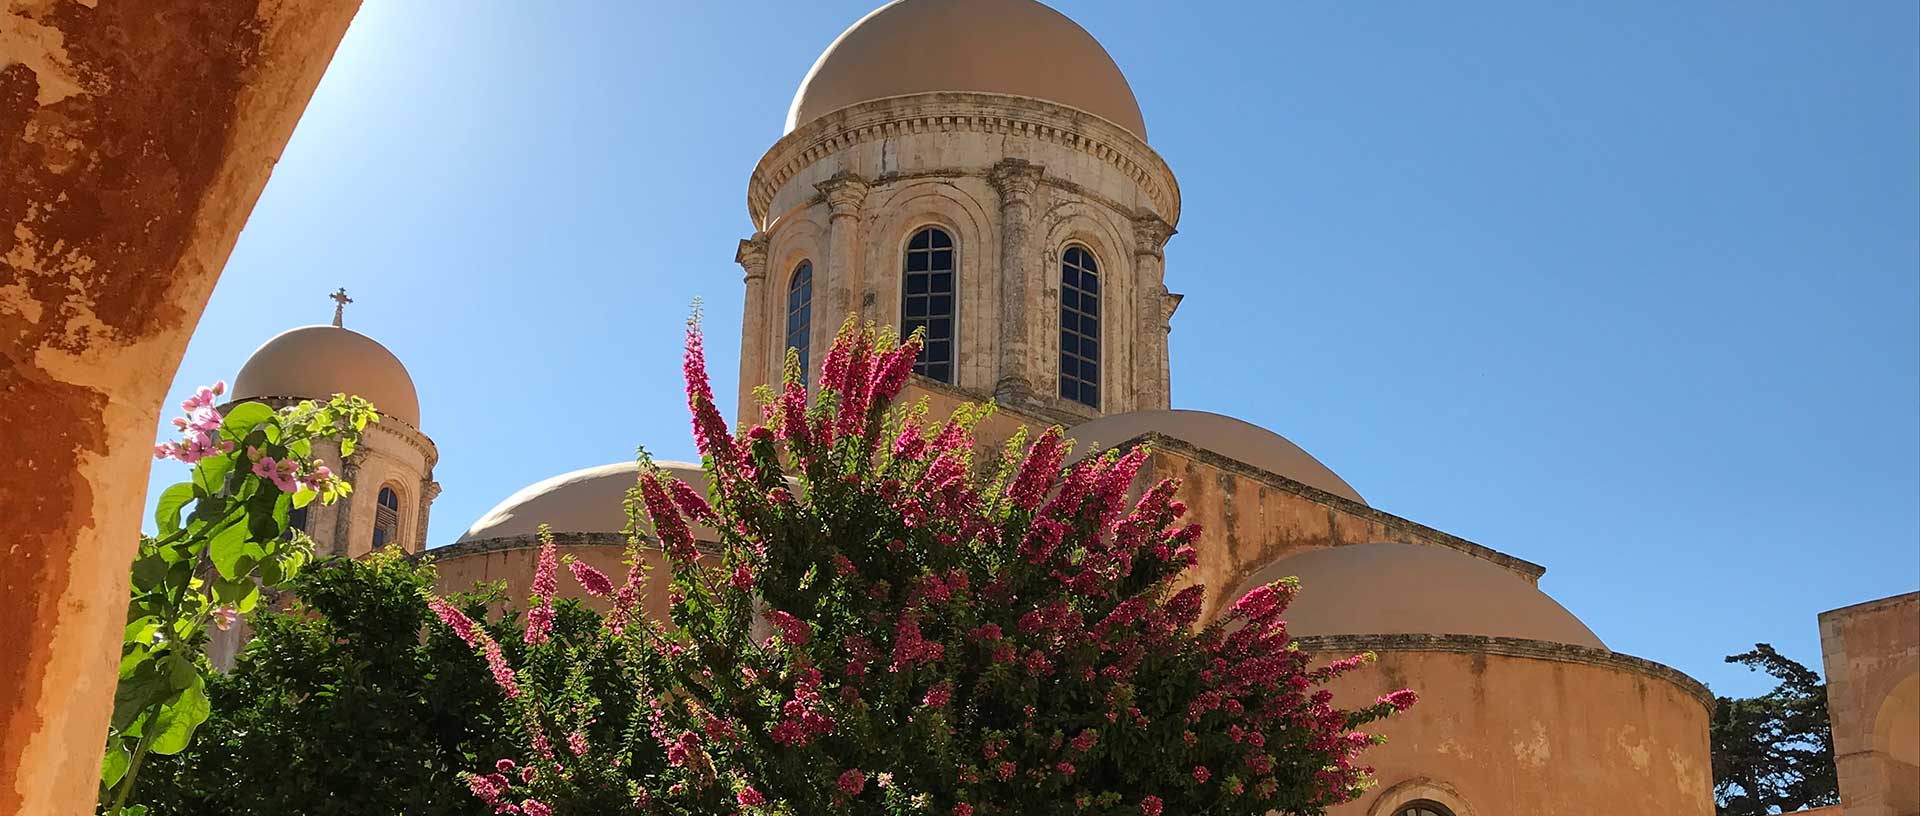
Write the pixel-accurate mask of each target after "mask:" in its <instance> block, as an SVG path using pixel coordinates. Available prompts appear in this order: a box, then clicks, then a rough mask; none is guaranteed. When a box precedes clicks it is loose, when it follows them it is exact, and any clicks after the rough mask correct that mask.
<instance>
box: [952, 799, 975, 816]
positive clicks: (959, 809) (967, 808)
mask: <svg viewBox="0 0 1920 816" xmlns="http://www.w3.org/2000/svg"><path fill="white" fill-rule="evenodd" d="M953 816H973V806H972V805H969V804H967V803H965V802H961V803H959V804H956V805H954V806H953Z"/></svg>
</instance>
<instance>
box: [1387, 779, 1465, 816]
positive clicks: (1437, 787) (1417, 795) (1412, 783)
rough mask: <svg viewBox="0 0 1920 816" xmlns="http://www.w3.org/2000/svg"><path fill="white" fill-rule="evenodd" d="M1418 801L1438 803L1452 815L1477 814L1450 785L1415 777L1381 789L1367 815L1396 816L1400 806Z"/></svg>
mask: <svg viewBox="0 0 1920 816" xmlns="http://www.w3.org/2000/svg"><path fill="white" fill-rule="evenodd" d="M1420 802H1433V803H1435V804H1438V805H1440V806H1442V807H1444V808H1446V809H1447V810H1449V811H1452V812H1453V816H1479V812H1478V811H1475V810H1474V809H1473V806H1472V805H1469V804H1467V800H1465V799H1462V798H1461V797H1460V792H1459V791H1456V790H1454V789H1453V786H1452V785H1449V784H1447V783H1445V782H1441V781H1438V780H1434V779H1428V778H1426V777H1415V778H1413V779H1409V780H1407V781H1405V782H1402V783H1400V784H1398V785H1395V786H1393V787H1391V788H1388V789H1386V790H1384V791H1381V792H1380V793H1379V794H1377V795H1375V796H1374V799H1373V804H1372V805H1369V806H1368V807H1367V816H1397V814H1399V812H1400V809H1401V808H1404V807H1406V806H1408V805H1412V804H1418V803H1420Z"/></svg>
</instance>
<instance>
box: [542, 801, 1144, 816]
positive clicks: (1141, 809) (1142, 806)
mask: <svg viewBox="0 0 1920 816" xmlns="http://www.w3.org/2000/svg"><path fill="white" fill-rule="evenodd" d="M1162 807H1163V805H1162V804H1161V803H1160V797H1158V796H1149V797H1147V798H1145V799H1142V800H1140V812H1141V813H1144V814H1146V816H1160V810H1161V808H1162ZM529 816H531V814H529Z"/></svg>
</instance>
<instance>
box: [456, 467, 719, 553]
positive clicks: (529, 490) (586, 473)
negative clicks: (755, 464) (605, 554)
mask: <svg viewBox="0 0 1920 816" xmlns="http://www.w3.org/2000/svg"><path fill="white" fill-rule="evenodd" d="M654 464H655V465H656V466H658V467H659V468H660V469H661V470H664V471H666V472H668V473H670V474H672V475H674V476H677V477H679V478H680V480H681V481H683V482H686V483H687V484H690V485H692V486H693V488H694V489H695V490H698V491H700V492H701V493H702V494H705V493H706V492H707V474H706V472H705V471H703V470H701V469H700V466H699V465H694V464H688V463H686V462H655V463H654ZM639 478H640V466H639V465H638V464H637V463H634V462H615V463H614V464H611V465H601V466H599V467H590V468H585V469H582V470H576V471H573V472H571V473H562V474H560V475H558V476H555V477H553V478H551V479H544V480H541V481H538V482H534V483H533V484H530V485H527V486H526V487H524V488H521V490H520V492H518V493H515V494H513V495H511V496H508V497H507V499H506V501H503V502H500V503H499V504H497V505H494V507H493V509H492V510H488V511H487V512H486V514H485V515H482V516H481V517H480V520H479V521H475V522H474V523H473V526H472V527H468V528H467V532H466V533H465V534H463V535H461V536H460V539H459V541H460V542H466V541H479V540H482V539H488V538H510V537H514V536H530V535H534V534H535V533H538V532H539V531H540V525H542V524H545V525H547V526H548V527H551V528H553V531H554V533H556V534H566V533H619V532H621V531H623V530H625V529H626V528H627V511H626V504H625V502H626V498H627V490H628V489H629V488H632V487H633V486H634V483H635V482H637V481H638V480H639ZM693 535H694V538H696V539H699V540H701V541H713V540H715V539H716V538H717V536H716V535H715V534H714V532H713V531H712V530H709V529H707V528H705V527H700V526H695V527H694V530H693ZM456 543H458V542H456Z"/></svg>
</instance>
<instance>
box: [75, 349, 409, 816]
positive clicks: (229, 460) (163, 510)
mask: <svg viewBox="0 0 1920 816" xmlns="http://www.w3.org/2000/svg"><path fill="white" fill-rule="evenodd" d="M225 391H226V385H225V384H224V383H216V384H214V385H213V386H211V387H203V388H201V389H199V390H198V391H197V392H195V393H194V395H193V396H191V397H189V398H187V399H186V401H184V402H182V403H181V405H180V408H181V410H182V411H183V412H184V414H183V416H180V417H176V418H175V419H174V420H173V424H174V427H176V428H178V429H179V430H180V432H181V437H180V438H179V439H178V440H174V441H171V442H162V443H160V444H158V445H155V446H154V457H155V458H157V459H163V460H165V459H173V460H178V461H180V462H183V463H185V464H188V465H192V466H193V479H192V480H191V481H186V482H181V483H179V484H176V485H173V486H172V487H169V488H167V489H166V491H165V492H163V493H161V494H160V500H159V502H158V506H157V507H156V508H155V510H154V524H155V525H156V526H157V528H158V535H155V536H143V537H142V538H141V539H140V549H139V552H138V554H137V555H136V557H135V559H134V562H133V575H132V580H131V597H130V599H129V602H128V605H127V627H126V631H125V635H124V639H123V641H122V644H121V650H120V655H121V657H120V683H119V688H118V689H117V690H116V692H115V694H114V707H113V719H112V723H111V726H110V730H109V731H108V733H107V753H106V758H105V760H104V762H103V763H102V766H101V774H100V778H101V783H102V788H103V790H102V793H101V799H102V802H103V804H104V806H105V808H106V811H107V813H109V814H112V815H113V816H118V815H119V814H121V813H122V812H123V811H125V812H131V813H144V812H145V809H144V808H141V807H138V806H135V807H133V808H127V806H126V802H127V797H128V795H129V794H130V793H131V792H132V790H133V785H134V781H135V780H136V779H137V778H138V777H139V771H140V765H141V763H142V762H143V761H144V760H145V759H146V757H147V755H148V754H149V753H154V754H174V753H178V752H179V751H181V750H182V749H184V748H185V747H186V746H187V744H188V742H189V741H190V740H192V738H193V732H194V729H196V728H198V727H199V726H200V723H201V722H203V721H204V720H206V718H207V714H208V710H209V707H208V702H207V694H206V685H207V683H206V676H207V672H208V666H207V661H206V657H205V655H204V653H203V651H202V650H203V649H204V648H205V646H206V642H207V637H208V635H207V625H208V624H209V623H212V624H213V625H215V626H217V627H219V628H221V629H226V628H228V627H229V626H231V625H232V623H233V621H234V619H235V618H236V617H238V615H240V614H242V613H245V612H247V611H248V610H250V609H252V608H253V607H254V605H255V604H257V603H258V602H259V600H260V591H261V588H262V587H274V586H278V585H280V584H281V583H283V582H285V581H287V580H288V579H290V578H292V577H293V576H294V575H295V574H296V573H298V572H299V570H300V568H301V567H302V566H303V565H304V564H305V563H306V562H307V560H308V558H309V557H310V556H311V554H312V542H311V541H310V540H308V539H307V538H306V537H305V536H304V535H302V534H295V535H292V536H289V535H288V524H287V516H288V513H290V512H291V511H292V509H293V508H295V507H304V506H306V505H307V504H309V503H311V502H313V501H314V500H315V499H318V500H320V501H321V502H323V503H331V502H333V501H336V500H338V499H339V498H341V497H343V496H346V495H347V494H348V493H349V492H351V491H352V489H353V488H352V486H351V485H348V484H347V483H346V482H344V481H341V480H340V479H339V478H338V477H336V476H335V475H334V474H333V473H332V471H330V470H329V469H328V468H327V466H326V465H325V464H324V463H322V462H320V461H319V460H318V459H316V458H315V457H314V455H313V443H314V441H315V440H318V439H331V440H334V441H336V442H337V443H338V445H339V448H340V454H341V456H346V455H348V454H351V453H352V452H353V448H354V443H355V442H356V441H357V440H358V438H359V435H360V432H361V431H362V430H363V429H365V428H366V425H367V423H369V422H374V421H377V420H378V416H377V415H376V414H375V413H374V411H373V407H372V406H370V405H368V404H367V401H366V400H363V399H360V398H358V397H347V396H339V395H336V396H335V397H334V398H333V399H332V400H331V401H330V402H328V403H326V404H324V405H321V404H316V403H313V402H302V403H300V404H298V405H295V406H292V407H289V408H285V409H282V410H279V411H275V410H273V409H272V408H269V407H267V406H265V405H262V404H260V403H255V402H249V403H242V404H240V405H237V406H234V407H233V408H232V410H231V411H229V412H228V413H226V414H224V415H223V414H222V413H221V412H220V411H219V410H218V409H216V408H215V407H214V402H215V400H216V399H217V398H218V397H220V396H221V395H222V394H224V393H225ZM189 506H190V507H191V510H188V508H189Z"/></svg>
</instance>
